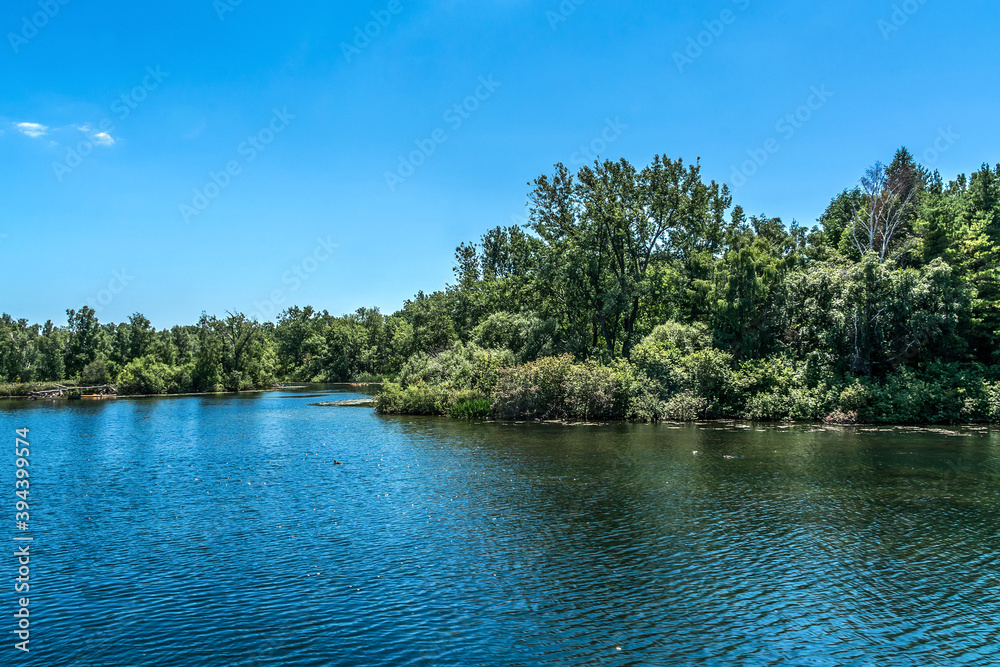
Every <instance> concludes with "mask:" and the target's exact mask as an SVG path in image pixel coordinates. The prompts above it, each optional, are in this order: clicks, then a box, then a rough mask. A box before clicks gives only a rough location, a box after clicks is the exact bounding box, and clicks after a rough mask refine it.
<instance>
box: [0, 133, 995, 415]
mask: <svg viewBox="0 0 1000 667" xmlns="http://www.w3.org/2000/svg"><path fill="white" fill-rule="evenodd" d="M530 203H531V217H530V220H529V222H528V224H527V225H525V226H516V225H515V226H511V227H506V228H499V227H498V228H496V229H493V230H490V231H489V232H487V233H486V234H485V235H484V236H483V237H482V238H481V239H480V240H479V242H476V243H468V244H462V245H461V246H459V248H458V249H457V251H456V267H455V277H456V279H455V284H453V285H450V286H448V287H447V288H446V289H444V290H442V291H438V292H434V293H431V294H425V293H423V292H420V293H418V294H417V295H416V296H415V297H414V298H413V299H412V300H410V301H407V302H406V303H405V304H404V305H403V307H402V309H400V310H399V311H398V312H396V313H394V314H392V315H384V314H382V313H380V312H379V311H378V310H377V309H361V310H358V311H357V312H355V313H352V314H349V315H345V316H343V317H335V316H331V315H330V314H329V313H327V312H326V311H322V312H320V311H316V310H314V309H313V308H311V307H305V308H299V307H294V308H290V309H288V310H286V311H285V312H283V313H282V314H281V315H280V317H279V318H278V321H277V322H276V323H263V324H262V323H258V322H255V321H252V320H249V319H248V318H247V317H245V316H244V315H242V314H240V313H235V314H232V313H230V314H227V316H226V317H225V318H221V319H220V318H215V317H210V316H203V317H202V318H201V321H199V323H198V324H197V325H194V326H184V327H180V326H179V327H173V328H172V329H170V330H161V331H157V330H155V329H153V328H152V327H151V326H150V323H149V321H148V320H147V319H146V318H145V317H143V316H142V315H140V314H136V315H134V316H132V317H131V318H130V319H129V321H128V322H127V323H122V324H118V325H113V324H101V323H99V322H98V321H97V318H96V316H95V313H94V311H93V310H91V309H89V308H86V307H84V308H82V309H81V310H80V311H72V310H71V311H68V312H67V315H68V319H67V322H66V325H65V326H57V325H55V324H53V323H52V322H47V323H46V324H45V325H44V326H39V325H29V324H28V323H27V322H25V321H24V320H14V319H12V318H11V317H10V316H7V315H4V316H3V317H2V319H0V380H2V381H5V382H11V383H31V382H38V381H41V380H56V379H74V380H78V381H81V382H88V383H103V382H115V383H117V384H118V385H120V386H119V390H120V391H125V392H136V393H160V392H185V391H209V390H240V389H246V388H250V387H260V386H268V385H269V384H270V383H271V382H273V381H274V380H276V379H286V380H297V381H314V382H338V381H364V380H377V379H380V378H381V377H383V376H384V377H389V378H391V379H392V380H393V382H391V383H387V384H386V386H385V388H384V390H383V393H382V394H381V396H380V399H379V408H380V410H382V411H384V412H406V413H416V414H451V415H454V416H456V417H467V418H473V417H484V416H488V415H491V416H496V417H500V418H519V419H564V418H580V419H636V420H651V421H652V420H660V419H677V420H688V419H698V418H712V417H732V418H746V419H758V420H782V419H824V418H825V419H831V420H837V421H886V422H921V421H923V422H927V421H933V422H958V421H992V420H997V419H998V417H1000V308H998V306H1000V272H998V258H1000V165H998V166H996V167H994V168H990V167H989V166H985V165H984V166H983V167H982V168H981V169H980V170H979V171H976V172H975V173H973V174H972V175H971V176H969V177H966V176H965V175H960V176H958V177H957V178H956V179H955V180H954V181H951V182H948V183H945V182H944V181H943V179H942V178H941V176H940V174H938V173H937V172H933V173H931V172H928V171H927V170H925V169H924V168H922V167H920V166H919V165H917V164H916V163H915V161H914V160H913V158H912V156H911V155H910V154H909V153H908V152H907V151H906V150H905V149H900V151H898V152H897V154H896V156H895V158H894V160H893V161H892V163H891V164H890V165H888V166H883V165H881V164H876V165H875V166H874V167H872V168H870V169H869V170H868V171H867V172H866V174H865V176H864V177H863V178H862V179H861V181H860V183H859V185H858V186H857V187H855V188H852V189H848V190H845V191H843V192H841V193H840V194H839V195H837V196H836V197H834V198H833V200H832V201H831V203H830V206H829V207H828V208H827V210H826V212H825V213H824V214H823V215H822V216H821V217H820V219H819V221H818V224H817V225H816V226H815V227H814V228H812V229H805V228H803V227H800V226H798V225H797V224H796V223H795V222H793V223H792V224H791V225H785V224H784V223H783V222H782V221H781V220H779V219H777V218H770V217H768V216H765V215H758V216H749V217H748V216H747V215H746V214H745V212H744V211H743V209H742V208H741V207H739V206H733V204H732V198H731V196H730V193H729V191H728V188H727V187H726V186H724V185H721V186H720V185H718V184H716V183H715V182H711V183H705V182H704V181H703V180H702V177H701V171H700V166H699V165H698V164H694V165H685V164H684V163H683V162H682V161H680V160H676V161H675V160H671V159H668V158H665V157H660V156H657V157H655V158H654V160H653V161H652V163H651V164H649V165H648V166H646V167H644V168H642V169H636V168H634V167H633V166H632V165H630V164H629V163H628V162H626V161H624V160H621V161H619V162H603V163H595V164H594V165H592V166H588V167H583V168H582V169H580V170H579V172H577V173H576V174H573V173H571V172H570V171H569V170H567V169H566V168H565V167H564V166H562V165H556V167H555V170H554V172H553V174H552V175H546V176H541V177H539V178H538V179H536V180H535V182H534V187H533V189H532V191H531V193H530Z"/></svg>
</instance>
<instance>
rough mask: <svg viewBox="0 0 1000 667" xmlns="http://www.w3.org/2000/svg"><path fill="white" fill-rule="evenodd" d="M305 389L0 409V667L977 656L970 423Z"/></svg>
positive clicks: (976, 468)
mask: <svg viewBox="0 0 1000 667" xmlns="http://www.w3.org/2000/svg"><path fill="white" fill-rule="evenodd" d="M315 391H316V390H315V389H312V390H309V389H305V390H302V391H300V392H277V393H270V394H262V395H248V396H238V397H234V396H229V397H222V396H220V397H201V398H177V399H150V400H134V401H133V400H118V401H105V402H100V403H96V402H95V403H78V404H75V405H69V404H66V403H58V404H57V403H52V402H50V403H45V402H39V403H21V402H18V403H14V402H11V403H5V404H2V407H0V421H2V423H3V425H4V427H5V428H6V429H7V432H8V433H10V434H11V437H13V435H12V433H13V429H14V428H16V427H23V426H28V427H30V428H31V429H32V431H31V435H32V438H31V439H32V445H33V447H32V478H31V479H32V487H31V488H32V519H33V530H34V534H35V536H36V541H35V543H34V545H33V547H32V549H33V555H32V566H33V568H32V574H33V576H34V575H35V572H36V571H37V576H38V580H37V584H36V583H35V582H34V581H33V583H32V590H31V593H32V612H31V613H32V619H33V622H32V629H33V630H34V631H35V632H33V634H32V639H33V640H35V639H36V638H37V645H36V643H35V641H33V642H32V653H31V655H30V658H29V659H27V660H22V662H21V664H37V665H46V666H48V665H293V664H294V665H467V664H475V665H478V664H503V665H536V664H554V665H578V664H608V665H640V664H643V665H646V664H656V665H686V664H692V665H695V664H697V665H704V664H709V665H713V664H717V665H733V664H740V665H778V664H794V665H806V664H808V665H928V664H947V665H964V664H969V665H973V664H974V665H984V664H994V663H991V661H994V660H995V657H994V656H995V655H996V654H998V653H1000V637H998V633H1000V630H998V629H997V624H996V619H997V618H1000V602H998V600H1000V596H998V593H1000V585H998V580H997V576H998V575H997V568H996V561H997V555H998V553H1000V544H998V531H997V529H998V525H1000V523H998V517H1000V514H998V510H1000V498H998V492H997V489H998V486H997V481H998V470H1000V464H998V457H997V444H998V440H997V436H996V435H995V434H993V433H991V432H990V431H988V430H986V429H962V430H955V431H948V430H940V431H923V430H915V429H864V428H824V427H816V426H792V427H788V426H784V427H763V426H748V425H743V424H727V423H714V424H702V425H692V426H671V425H662V426H639V425H606V426H575V427H567V426H560V425H554V424H544V425H529V424H499V423H493V424H482V423H465V422H457V421H451V420H445V419H431V418H405V417H403V418H385V417H379V416H377V415H375V414H373V412H372V411H371V410H369V409H364V408H359V409H352V408H321V407H309V406H308V405H306V403H307V402H312V401H311V400H309V399H313V398H315V396H316V393H315ZM310 392H311V393H310ZM322 395H329V393H328V392H327V393H324V394H322ZM339 397H343V398H352V397H356V395H352V394H340V395H339ZM335 460H336V461H341V462H343V465H337V464H335V463H334V461H335ZM36 617H37V620H36ZM36 646H37V648H36Z"/></svg>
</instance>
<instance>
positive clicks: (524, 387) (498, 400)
mask: <svg viewBox="0 0 1000 667" xmlns="http://www.w3.org/2000/svg"><path fill="white" fill-rule="evenodd" d="M572 367H573V355H571V354H564V355H562V356H559V357H544V358H542V359H539V360H538V361H534V362H531V363H529V364H524V365H523V366H514V367H510V368H503V369H501V371H500V374H499V378H498V379H497V385H496V389H495V391H494V399H495V401H494V404H493V411H494V413H495V414H496V415H497V416H498V417H500V418H501V419H561V418H563V417H566V416H567V408H566V401H565V395H564V394H565V382H566V377H567V375H569V373H570V370H571V369H572Z"/></svg>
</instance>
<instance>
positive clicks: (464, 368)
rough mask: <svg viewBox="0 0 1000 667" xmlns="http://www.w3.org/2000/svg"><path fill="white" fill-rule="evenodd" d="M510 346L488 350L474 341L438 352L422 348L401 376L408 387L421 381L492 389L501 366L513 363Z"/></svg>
mask: <svg viewBox="0 0 1000 667" xmlns="http://www.w3.org/2000/svg"><path fill="white" fill-rule="evenodd" d="M513 363H514V357H513V354H512V353H511V352H510V351H509V350H485V349H483V348H481V347H479V346H478V345H475V344H473V343H469V344H467V345H466V344H463V343H461V342H458V343H455V344H454V345H453V346H452V347H450V348H449V349H447V350H445V351H444V352H441V353H439V354H436V355H429V354H426V353H424V352H418V353H417V354H415V355H413V356H412V357H410V358H409V359H407V360H406V363H404V364H403V367H402V369H401V370H400V372H399V377H398V378H397V381H398V383H399V384H400V385H401V386H403V387H407V386H410V385H413V384H419V383H421V382H423V383H426V384H433V385H439V386H445V387H449V388H452V389H479V390H480V391H482V392H483V393H489V392H490V391H491V390H492V389H493V387H494V386H495V385H496V382H497V379H498V377H499V372H500V369H501V368H503V367H505V366H510V365H513Z"/></svg>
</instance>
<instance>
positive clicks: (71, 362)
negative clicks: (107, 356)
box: [66, 306, 104, 377]
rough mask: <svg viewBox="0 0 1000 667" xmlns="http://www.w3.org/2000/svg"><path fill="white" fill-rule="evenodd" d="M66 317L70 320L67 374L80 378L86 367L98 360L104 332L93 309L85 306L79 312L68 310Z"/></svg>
mask: <svg viewBox="0 0 1000 667" xmlns="http://www.w3.org/2000/svg"><path fill="white" fill-rule="evenodd" d="M66 315H67V317H68V319H69V326H68V330H69V343H68V345H67V348H66V374H67V375H69V376H71V377H78V376H79V375H80V373H82V372H83V369H84V367H85V366H86V365H87V364H89V363H90V362H92V361H94V360H95V359H96V358H97V356H98V354H99V352H100V349H101V347H102V344H103V342H104V341H103V338H104V331H103V329H102V328H101V326H100V323H99V322H98V321H97V313H96V312H95V311H94V309H93V308H90V307H88V306H84V307H82V308H81V309H80V310H79V311H77V310H67V311H66Z"/></svg>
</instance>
